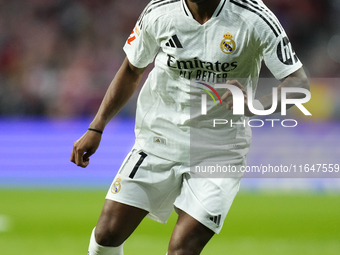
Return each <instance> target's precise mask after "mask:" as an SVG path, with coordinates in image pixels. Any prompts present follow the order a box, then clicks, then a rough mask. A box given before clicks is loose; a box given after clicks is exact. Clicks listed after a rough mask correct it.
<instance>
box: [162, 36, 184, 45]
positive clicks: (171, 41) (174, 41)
mask: <svg viewBox="0 0 340 255" xmlns="http://www.w3.org/2000/svg"><path fill="white" fill-rule="evenodd" d="M165 46H168V47H171V48H183V46H182V44H181V42H180V41H179V39H178V37H177V35H173V36H171V38H170V39H169V41H168V42H167V43H166V44H165Z"/></svg>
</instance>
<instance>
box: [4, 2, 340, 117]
mask: <svg viewBox="0 0 340 255" xmlns="http://www.w3.org/2000/svg"><path fill="white" fill-rule="evenodd" d="M263 1H264V2H265V3H266V4H267V5H268V7H269V8H270V9H271V10H272V11H273V12H274V13H275V14H276V15H277V17H278V18H279V20H280V21H281V23H282V25H283V27H284V28H285V30H286V32H287V34H288V35H289V37H290V40H291V42H292V44H293V46H294V49H295V51H296V53H297V55H298V56H299V58H300V59H301V61H302V62H303V63H304V66H305V69H306V71H307V73H308V75H309V76H310V77H333V78H334V77H339V73H340V64H339V63H340V1H338V0H322V1H320V0H298V1H296V0H263ZM148 2H149V1H148V0H124V1H122V0H97V1H94V0H0V115H5V116H8V115H19V116H22V115H34V116H36V115H38V116H41V115H42V116H55V117H79V116H90V115H93V114H95V112H96V111H97V109H98V106H99V104H100V102H101V99H102V97H103V95H104V93H105V91H106V89H107V86H108V85H109V84H110V82H111V80H112V78H113V77H114V75H115V73H116V71H117V70H118V68H119V66H120V64H121V63H122V61H123V59H124V57H125V55H124V52H123V50H122V47H123V45H124V43H125V41H126V39H127V38H128V37H129V35H130V32H131V30H132V29H133V27H134V24H135V22H136V20H137V18H138V17H139V14H140V13H141V11H142V10H143V8H144V7H145V5H146V4H147V3H148ZM261 75H262V76H263V77H267V76H270V74H269V72H268V70H266V69H264V70H263V72H262V73H261ZM132 101H135V100H132ZM134 111H135V104H134V103H133V102H132V103H130V104H129V105H128V106H127V107H125V108H124V109H123V111H122V112H121V113H120V114H121V116H133V115H134ZM339 117H340V116H339Z"/></svg>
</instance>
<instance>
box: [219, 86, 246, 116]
mask: <svg viewBox="0 0 340 255" xmlns="http://www.w3.org/2000/svg"><path fill="white" fill-rule="evenodd" d="M226 83H227V84H230V85H233V86H235V87H238V88H239V89H240V90H241V91H242V93H243V98H244V104H245V105H247V100H248V96H247V92H246V89H245V88H244V86H243V85H242V84H241V83H239V81H238V80H228V81H227V82H226ZM230 96H231V97H232V96H233V94H232V93H231V91H230V90H229V89H227V91H226V92H225V93H224V94H223V95H222V97H221V100H223V101H225V102H226V103H227V105H226V108H227V109H228V110H233V99H232V100H230V101H228V100H227V99H228V97H230Z"/></svg>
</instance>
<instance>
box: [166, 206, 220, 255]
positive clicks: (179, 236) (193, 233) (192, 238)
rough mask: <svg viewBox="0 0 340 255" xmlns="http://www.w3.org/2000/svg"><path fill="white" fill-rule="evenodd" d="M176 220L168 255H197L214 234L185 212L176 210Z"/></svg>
mask: <svg viewBox="0 0 340 255" xmlns="http://www.w3.org/2000/svg"><path fill="white" fill-rule="evenodd" d="M176 212H177V213H178V220H177V223H176V225H175V228H174V230H173V233H172V236H171V239H170V243H169V250H168V255H173V254H178V255H182V254H185V255H197V254H200V253H201V251H202V249H203V248H204V246H205V245H206V244H207V243H208V242H209V240H210V239H211V238H212V236H213V235H214V232H213V231H212V230H211V229H209V228H207V227H206V226H204V225H203V224H202V223H200V222H199V221H197V220H196V219H194V218H193V217H191V216H190V215H189V214H187V213H186V212H184V211H182V210H180V209H178V208H176Z"/></svg>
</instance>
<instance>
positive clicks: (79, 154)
mask: <svg viewBox="0 0 340 255" xmlns="http://www.w3.org/2000/svg"><path fill="white" fill-rule="evenodd" d="M101 137H102V135H101V134H99V133H96V132H93V131H87V132H86V133H85V134H84V135H83V136H82V137H80V138H79V139H78V140H77V141H75V143H74V144H73V150H72V154H71V161H72V162H73V163H75V164H76V165H77V166H80V167H87V166H88V165H89V164H90V156H91V155H92V154H94V153H95V152H96V150H97V149H98V147H99V144H100V141H101Z"/></svg>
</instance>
